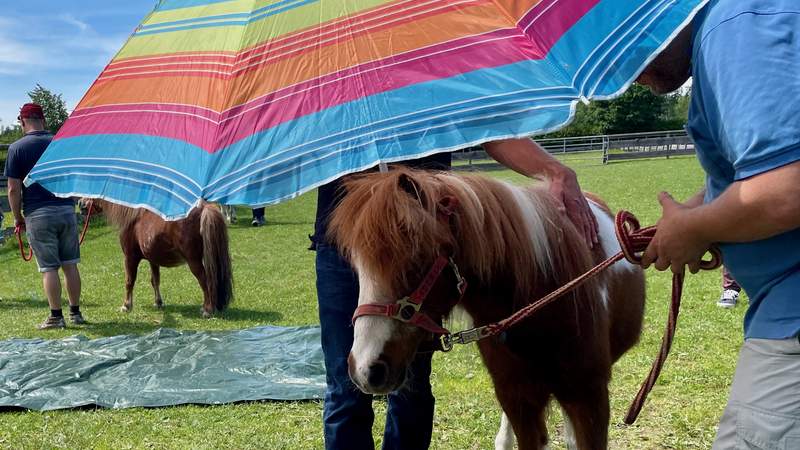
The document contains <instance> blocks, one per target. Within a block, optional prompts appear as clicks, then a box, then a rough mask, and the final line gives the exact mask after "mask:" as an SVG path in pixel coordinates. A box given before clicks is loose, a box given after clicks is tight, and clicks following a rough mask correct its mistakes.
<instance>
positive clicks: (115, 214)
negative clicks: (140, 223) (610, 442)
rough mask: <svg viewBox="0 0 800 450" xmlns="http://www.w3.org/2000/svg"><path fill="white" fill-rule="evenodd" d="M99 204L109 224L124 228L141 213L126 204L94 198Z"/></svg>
mask: <svg viewBox="0 0 800 450" xmlns="http://www.w3.org/2000/svg"><path fill="white" fill-rule="evenodd" d="M95 201H97V202H98V203H99V204H100V207H101V208H103V212H104V213H105V216H106V220H108V221H109V222H110V223H111V224H113V225H115V226H117V227H120V228H125V227H127V226H128V225H130V224H131V223H133V222H134V221H135V220H136V219H137V218H138V217H139V215H140V214H141V210H140V209H134V208H129V207H127V206H122V205H118V204H116V203H111V202H108V201H105V200H95Z"/></svg>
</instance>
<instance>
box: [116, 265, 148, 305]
mask: <svg viewBox="0 0 800 450" xmlns="http://www.w3.org/2000/svg"><path fill="white" fill-rule="evenodd" d="M141 261H142V259H141V258H140V257H138V256H133V255H125V301H124V302H123V303H122V307H120V308H119V310H120V311H122V312H131V310H133V286H134V285H135V284H136V274H137V272H138V271H139V262H141Z"/></svg>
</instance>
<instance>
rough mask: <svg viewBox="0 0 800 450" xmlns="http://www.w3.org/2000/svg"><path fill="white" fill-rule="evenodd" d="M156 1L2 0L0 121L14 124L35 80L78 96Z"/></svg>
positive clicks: (72, 100) (67, 96)
mask: <svg viewBox="0 0 800 450" xmlns="http://www.w3.org/2000/svg"><path fill="white" fill-rule="evenodd" d="M156 3H157V0H25V1H9V0H3V1H2V6H0V125H2V126H9V125H12V124H15V123H16V117H17V113H18V112H19V107H20V106H21V105H22V104H23V103H25V102H27V101H29V98H28V96H27V92H28V91H30V90H32V89H33V88H34V87H35V86H36V83H39V84H41V85H42V86H44V87H45V88H47V89H50V90H51V91H53V92H55V93H60V94H63V97H64V100H65V101H66V102H67V108H68V109H69V110H70V112H71V111H72V108H74V107H75V105H76V104H77V103H78V101H80V99H81V97H82V96H83V94H84V93H85V92H86V91H87V90H88V89H89V86H91V84H92V82H93V81H94V80H95V78H97V76H98V75H99V74H100V72H101V71H102V70H103V68H104V67H105V65H106V64H107V63H108V62H109V61H110V60H111V58H112V57H113V56H114V54H115V53H116V52H117V51H118V50H119V49H120V48H121V47H122V45H123V44H124V43H125V41H126V40H127V38H128V36H129V35H130V34H131V33H132V32H133V30H134V28H135V27H136V26H137V25H138V24H139V23H140V22H141V20H142V19H143V18H144V17H145V16H146V15H147V14H148V13H149V12H150V11H151V10H152V9H153V7H154V6H155V4H156Z"/></svg>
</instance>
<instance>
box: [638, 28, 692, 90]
mask: <svg viewBox="0 0 800 450" xmlns="http://www.w3.org/2000/svg"><path fill="white" fill-rule="evenodd" d="M691 71H692V25H691V24H689V25H687V26H686V27H685V28H684V29H683V30H681V32H680V33H679V34H678V36H677V37H675V39H673V40H672V42H670V44H669V45H668V46H667V48H665V49H664V50H663V51H662V52H661V53H659V55H658V56H657V57H656V59H654V60H653V61H652V62H651V63H650V65H648V66H647V67H646V68H645V69H644V72H642V73H641V75H639V78H637V79H636V82H637V83H639V84H643V85H645V86H647V87H649V88H650V90H651V91H653V93H654V94H656V95H662V94H668V93H670V92H672V91H674V90H676V89H678V88H679V87H681V86H683V84H684V83H685V82H686V80H688V79H689V77H690V76H691V75H692V73H691Z"/></svg>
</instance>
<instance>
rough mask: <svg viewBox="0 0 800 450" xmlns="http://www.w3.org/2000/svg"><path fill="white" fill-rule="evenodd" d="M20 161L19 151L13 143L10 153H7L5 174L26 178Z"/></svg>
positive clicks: (8, 176) (10, 176)
mask: <svg viewBox="0 0 800 450" xmlns="http://www.w3.org/2000/svg"><path fill="white" fill-rule="evenodd" d="M19 166H20V161H19V152H18V151H17V149H16V147H15V146H14V145H13V144H12V145H11V147H9V149H8V155H6V168H5V172H4V175H5V176H6V177H7V178H18V179H20V180H21V179H22V178H24V177H23V176H22V173H21V170H22V169H21V168H20V167H19Z"/></svg>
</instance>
